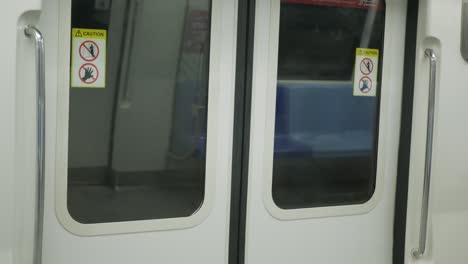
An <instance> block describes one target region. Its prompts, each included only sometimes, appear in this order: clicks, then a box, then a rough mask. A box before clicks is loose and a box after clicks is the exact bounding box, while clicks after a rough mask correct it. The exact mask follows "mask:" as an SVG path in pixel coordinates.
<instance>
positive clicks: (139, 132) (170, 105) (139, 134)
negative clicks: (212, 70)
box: [68, 0, 211, 223]
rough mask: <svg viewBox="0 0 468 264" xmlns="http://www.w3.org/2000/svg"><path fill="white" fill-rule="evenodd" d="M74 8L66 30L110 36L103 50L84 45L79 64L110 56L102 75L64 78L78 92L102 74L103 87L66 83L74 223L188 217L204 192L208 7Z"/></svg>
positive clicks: (101, 3) (134, 3)
mask: <svg viewBox="0 0 468 264" xmlns="http://www.w3.org/2000/svg"><path fill="white" fill-rule="evenodd" d="M72 3H73V6H72V25H71V26H72V28H75V29H76V28H80V29H103V30H107V45H102V44H99V42H96V43H97V45H98V46H99V45H101V47H98V48H99V51H100V53H98V52H97V50H98V48H96V47H92V48H91V47H90V46H88V47H84V48H83V49H82V51H83V53H86V54H85V55H87V57H86V56H85V57H86V58H88V59H89V60H90V61H91V62H90V63H93V61H92V60H93V59H94V56H96V57H98V56H99V55H98V54H104V49H106V53H107V54H106V58H105V61H106V69H105V70H104V69H102V66H99V65H98V66H97V68H99V69H98V70H95V68H92V67H91V66H89V65H88V66H85V67H84V68H83V69H81V68H79V67H78V69H80V70H79V71H77V72H74V71H73V70H72V72H71V77H72V78H71V79H72V80H73V78H75V81H78V82H80V81H83V82H84V83H85V84H84V85H82V86H85V87H86V83H92V82H96V83H98V82H99V78H102V77H103V75H102V74H105V85H104V88H102V87H100V88H85V87H81V86H80V85H76V84H75V82H73V81H72V83H71V85H70V86H71V87H70V113H69V117H70V119H69V153H68V155H69V156H68V173H69V174H68V209H69V212H70V214H71V216H72V217H73V218H74V219H75V220H77V221H79V222H81V223H104V222H120V221H135V220H147V219H161V218H174V217H187V216H190V215H192V214H194V213H195V212H196V211H197V210H198V209H199V208H200V206H201V205H202V203H203V200H204V194H205V159H206V148H205V146H206V119H207V96H208V61H209V50H210V48H209V33H210V7H211V2H210V0H190V1H188V0H171V1H164V0H73V1H72ZM75 33H76V32H75ZM81 34H84V31H82V32H81ZM72 39H73V36H72ZM89 43H90V44H89V45H92V42H89ZM103 46H105V47H103ZM74 49H76V47H73V48H72V51H71V56H72V57H73V56H74V52H77V51H75V50H74ZM88 53H89V54H88ZM90 54H91V55H90ZM93 54H94V55H93ZM73 67H74V66H73V65H72V69H73ZM89 67H91V69H92V70H93V71H88V72H87V73H86V71H85V69H87V68H89ZM98 71H99V72H100V73H99V74H100V75H99V77H98V73H97V72H98ZM74 74H76V76H73V75H74ZM86 74H87V75H86ZM76 78H79V79H76ZM95 78H96V79H98V81H94V80H95ZM89 86H91V85H89ZM96 86H98V85H96Z"/></svg>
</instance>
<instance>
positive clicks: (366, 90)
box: [353, 48, 379, 97]
mask: <svg viewBox="0 0 468 264" xmlns="http://www.w3.org/2000/svg"><path fill="white" fill-rule="evenodd" d="M378 67H379V50H378V49H366V48H357V49H356V61H355V65H354V87H353V95H354V96H367V97H374V96H377V95H378V91H377V88H378V80H377V78H378V70H379V69H378Z"/></svg>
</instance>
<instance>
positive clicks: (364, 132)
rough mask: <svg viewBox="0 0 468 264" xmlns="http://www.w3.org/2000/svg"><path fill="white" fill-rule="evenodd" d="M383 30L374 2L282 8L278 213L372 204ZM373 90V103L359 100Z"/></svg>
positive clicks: (299, 1) (292, 2) (323, 1)
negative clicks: (281, 210)
mask: <svg viewBox="0 0 468 264" xmlns="http://www.w3.org/2000/svg"><path fill="white" fill-rule="evenodd" d="M384 24H385V8H384V3H383V2H380V1H378V0H375V1H359V0H358V1H352V0H351V1H349V0H341V1H340V0H338V1H336V0H333V1H332V0H329V1H327V0H320V1H318V0H282V1H281V14H280V29H279V30H280V33H279V38H280V39H279V54H278V82H277V100H276V125H275V146H274V165H273V184H272V195H273V200H274V202H275V203H276V205H277V206H278V207H280V208H282V209H302V208H311V207H325V206H338V205H350V204H362V203H366V202H367V201H368V200H369V199H370V198H371V197H372V195H373V193H374V190H375V184H376V163H377V141H378V130H379V128H378V124H379V109H380V104H379V103H380V90H381V86H380V81H379V80H380V79H381V78H380V76H381V65H380V64H381V61H382V54H383V42H384ZM363 52H364V53H365V54H364V53H363ZM366 59H367V60H366ZM361 61H364V62H368V63H362V65H361ZM356 67H359V68H356ZM360 67H363V68H362V71H363V72H362V71H361V69H360ZM371 72H373V74H370V73H371ZM367 76H369V77H367ZM356 78H359V80H356ZM365 78H369V80H370V81H368V80H367V79H365ZM361 80H363V81H361ZM364 81H365V82H366V84H364ZM357 85H359V87H357ZM366 85H367V86H366ZM361 86H362V87H361ZM357 89H360V90H357ZM370 89H373V91H372V93H373V94H372V95H373V96H357V95H358V94H356V90H357V91H358V93H359V92H360V93H366V91H368V90H370ZM363 95H365V94H363ZM374 95H375V96H374Z"/></svg>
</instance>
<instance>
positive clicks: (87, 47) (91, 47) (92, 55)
mask: <svg viewBox="0 0 468 264" xmlns="http://www.w3.org/2000/svg"><path fill="white" fill-rule="evenodd" d="M99 52H100V50H99V46H98V44H97V43H96V42H94V41H92V40H87V41H85V42H83V43H81V45H80V48H79V54H80V57H81V59H83V60H84V61H87V62H91V61H94V60H96V59H97V58H98V57H99Z"/></svg>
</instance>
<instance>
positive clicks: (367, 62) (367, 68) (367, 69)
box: [359, 58, 374, 75]
mask: <svg viewBox="0 0 468 264" xmlns="http://www.w3.org/2000/svg"><path fill="white" fill-rule="evenodd" d="M359 66H360V67H361V73H362V74H364V75H369V74H371V73H372V71H374V62H372V60H371V59H369V58H364V59H363V60H362V61H361V64H360V65H359Z"/></svg>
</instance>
